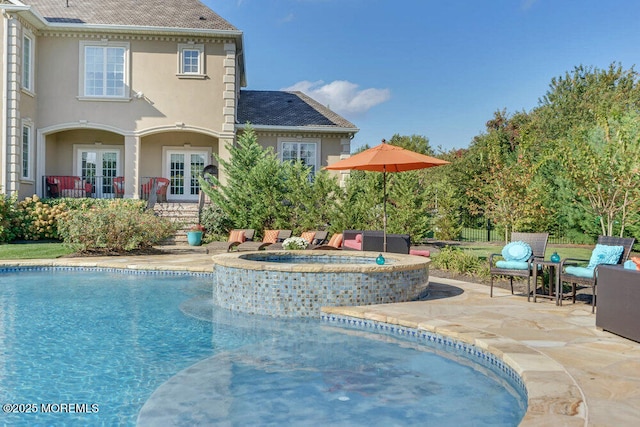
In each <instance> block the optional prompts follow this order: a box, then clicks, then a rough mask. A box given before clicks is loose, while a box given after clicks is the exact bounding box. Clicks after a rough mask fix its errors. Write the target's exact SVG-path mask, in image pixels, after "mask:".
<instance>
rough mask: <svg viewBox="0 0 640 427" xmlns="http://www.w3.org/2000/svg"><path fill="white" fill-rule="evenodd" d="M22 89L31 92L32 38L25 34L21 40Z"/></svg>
mask: <svg viewBox="0 0 640 427" xmlns="http://www.w3.org/2000/svg"><path fill="white" fill-rule="evenodd" d="M22 87H23V88H24V89H26V90H28V91H30V92H33V38H32V37H31V36H30V35H26V34H25V35H24V36H23V38H22Z"/></svg>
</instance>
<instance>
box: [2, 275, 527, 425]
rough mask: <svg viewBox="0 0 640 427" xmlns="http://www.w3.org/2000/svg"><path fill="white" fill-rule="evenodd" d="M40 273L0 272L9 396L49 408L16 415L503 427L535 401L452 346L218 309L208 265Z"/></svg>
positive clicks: (30, 418) (63, 419)
mask: <svg viewBox="0 0 640 427" xmlns="http://www.w3.org/2000/svg"><path fill="white" fill-rule="evenodd" d="M27 270H28V269H27ZM32 270H34V271H26V270H24V269H19V271H8V272H7V271H6V270H3V269H0V279H1V280H0V283H1V284H0V401H1V402H2V403H3V405H6V404H16V405H18V404H23V405H37V406H36V407H38V409H40V410H39V411H38V413H24V414H18V413H12V412H11V413H4V414H2V417H1V418H0V420H1V421H2V423H6V424H8V425H37V424H40V425H50V424H56V425H60V424H62V423H66V424H69V425H80V424H82V425H88V424H91V425H94V424H104V425H134V424H135V423H136V421H137V417H138V413H139V412H140V411H141V410H142V412H141V416H140V424H141V425H153V424H154V423H156V425H168V424H169V423H170V422H171V421H175V422H176V424H174V425H194V422H197V423H198V424H200V425H202V424H209V425H214V424H216V423H219V422H220V421H221V420H225V421H228V422H229V423H230V424H233V425H260V424H262V425H264V424H272V425H275V424H278V425H286V424H289V425H299V424H301V423H304V422H309V421H310V420H313V421H314V422H318V423H319V422H331V424H332V425H368V426H372V425H382V424H384V425H393V424H401V425H412V424H419V425H424V424H433V425H464V424H469V423H476V424H481V425H485V424H491V425H505V426H506V425H517V424H518V423H519V421H520V419H521V418H522V416H523V415H524V411H525V409H526V408H525V407H524V405H525V404H524V403H523V402H524V401H525V400H523V398H522V396H520V395H519V394H518V392H517V391H516V389H515V388H514V387H512V386H511V385H510V384H509V383H508V382H506V381H505V380H503V379H501V378H499V377H497V376H495V375H493V374H492V373H491V372H488V371H486V370H484V369H482V368H479V367H477V366H475V365H474V364H471V363H469V362H468V361H465V360H464V359H462V358H458V357H457V356H451V357H449V356H447V357H442V355H437V354H435V353H434V352H432V351H428V350H427V349H426V348H424V347H422V346H414V345H412V344H410V343H407V342H403V341H402V340H397V339H392V338H390V337H386V336H382V335H378V334H368V333H367V334H365V333H362V332H354V331H349V330H346V329H343V328H336V327H332V326H328V325H325V324H322V323H319V322H318V320H317V319H314V320H301V319H296V320H290V319H271V318H265V317H258V316H249V315H246V314H242V313H233V312H229V311H227V310H221V309H219V308H216V307H215V306H213V304H211V280H212V278H211V276H210V275H200V276H190V275H186V274H124V273H123V272H119V271H108V270H99V271H75V270H69V271H64V270H61V269H49V268H35V269H32ZM185 313H188V314H189V315H187V314H185ZM459 362H462V363H459ZM434 373H435V375H433V374H434ZM189 390H191V393H188V392H185V391H189ZM202 390H204V393H198V394H193V393H194V392H196V391H202ZM194 397H198V399H194ZM451 402H455V405H453V407H451V405H448V404H447V403H451ZM63 404H67V406H62V405H63ZM70 404H74V405H87V406H75V407H74V408H73V409H80V410H83V409H87V410H91V409H92V408H93V407H92V406H91V405H97V406H96V407H97V409H98V411H97V412H95V411H94V412H92V413H70V412H69V409H70V406H69V405H70ZM42 405H44V406H42ZM47 405H48V406H47ZM56 405H57V406H56ZM462 408H464V410H461V409H462ZM3 409H4V406H3ZM21 409H26V406H23V407H22V408H21ZM42 409H45V410H47V409H48V410H49V411H50V412H48V413H43V412H42ZM463 417H464V418H463Z"/></svg>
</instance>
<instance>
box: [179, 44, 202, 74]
mask: <svg viewBox="0 0 640 427" xmlns="http://www.w3.org/2000/svg"><path fill="white" fill-rule="evenodd" d="M178 58H179V60H178V75H179V76H203V75H204V45H203V44H191V43H187V44H179V45H178Z"/></svg>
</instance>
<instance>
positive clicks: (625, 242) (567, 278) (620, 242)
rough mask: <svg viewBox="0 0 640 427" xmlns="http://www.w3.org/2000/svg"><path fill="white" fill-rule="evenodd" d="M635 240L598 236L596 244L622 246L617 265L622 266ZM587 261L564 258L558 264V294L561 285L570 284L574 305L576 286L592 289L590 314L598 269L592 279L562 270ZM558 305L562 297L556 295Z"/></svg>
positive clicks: (593, 307) (593, 305)
mask: <svg viewBox="0 0 640 427" xmlns="http://www.w3.org/2000/svg"><path fill="white" fill-rule="evenodd" d="M635 241H636V239H634V238H633V237H614V236H599V237H598V244H600V245H609V246H623V247H624V251H623V252H622V255H621V256H620V259H619V260H618V262H617V264H624V262H625V261H626V260H627V259H629V254H630V253H631V249H632V248H633V244H634V243H635ZM588 262H589V260H588V259H579V258H565V259H563V260H562V261H561V262H560V271H559V273H558V274H560V292H562V284H563V283H571V298H572V300H573V303H574V304H575V303H576V287H577V285H583V286H587V287H591V288H592V297H591V312H592V313H594V312H595V309H596V285H597V284H598V268H599V266H597V267H596V268H595V271H594V273H593V277H580V276H574V275H573V274H567V273H566V272H565V271H564V269H565V267H566V266H569V265H578V264H581V263H588ZM558 298H559V301H560V305H562V295H558Z"/></svg>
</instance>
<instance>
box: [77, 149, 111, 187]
mask: <svg viewBox="0 0 640 427" xmlns="http://www.w3.org/2000/svg"><path fill="white" fill-rule="evenodd" d="M77 158H78V165H77V175H79V176H81V177H82V178H83V179H85V180H86V181H87V182H88V183H90V184H91V185H93V193H94V197H104V196H107V197H108V196H111V195H112V193H113V178H115V177H116V176H118V174H119V172H120V150H118V149H99V150H96V149H93V148H87V149H85V148H81V149H79V150H78V157H77Z"/></svg>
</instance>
